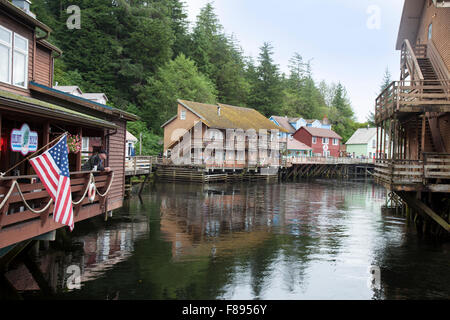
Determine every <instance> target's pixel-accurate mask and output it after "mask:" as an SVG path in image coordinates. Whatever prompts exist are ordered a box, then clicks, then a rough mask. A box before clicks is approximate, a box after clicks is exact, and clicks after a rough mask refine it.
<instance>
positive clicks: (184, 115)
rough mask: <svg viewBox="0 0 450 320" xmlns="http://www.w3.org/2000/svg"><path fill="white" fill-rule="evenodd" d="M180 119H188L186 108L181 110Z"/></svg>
mask: <svg viewBox="0 0 450 320" xmlns="http://www.w3.org/2000/svg"><path fill="white" fill-rule="evenodd" d="M180 120H186V110H181V114H180Z"/></svg>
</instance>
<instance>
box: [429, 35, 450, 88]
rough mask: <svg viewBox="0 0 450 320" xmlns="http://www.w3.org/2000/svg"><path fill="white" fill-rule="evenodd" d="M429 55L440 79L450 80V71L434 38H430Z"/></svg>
mask: <svg viewBox="0 0 450 320" xmlns="http://www.w3.org/2000/svg"><path fill="white" fill-rule="evenodd" d="M427 57H428V58H429V59H430V62H431V64H432V66H433V68H434V71H435V72H436V75H437V77H438V79H444V80H450V72H449V71H448V69H447V66H446V65H445V63H444V61H443V60H442V58H441V55H440V54H439V52H438V50H437V49H436V47H435V46H434V43H433V41H432V40H429V42H428V48H427Z"/></svg>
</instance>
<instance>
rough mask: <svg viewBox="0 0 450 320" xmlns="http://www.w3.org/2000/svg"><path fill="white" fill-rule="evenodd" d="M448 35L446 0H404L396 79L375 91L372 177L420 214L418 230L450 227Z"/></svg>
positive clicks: (437, 230) (449, 22) (449, 21)
mask: <svg viewBox="0 0 450 320" xmlns="http://www.w3.org/2000/svg"><path fill="white" fill-rule="evenodd" d="M449 39H450V5H449V3H448V1H446V2H442V1H440V2H439V1H431V0H406V1H405V4H404V9H403V15H402V20H401V24H400V30H399V35H398V40H397V50H401V76H400V81H394V82H392V83H391V84H390V86H389V87H387V88H386V89H385V90H384V91H383V92H382V93H381V94H380V95H379V97H378V98H377V99H376V108H375V122H376V124H377V127H378V129H377V149H378V150H379V152H378V157H377V162H376V167H375V178H376V180H377V181H378V182H379V183H381V184H383V185H384V186H386V188H388V189H389V190H391V191H393V192H395V193H396V194H397V195H399V196H400V197H401V198H402V200H403V202H404V203H405V204H406V205H407V206H408V208H410V209H412V210H414V212H416V213H417V214H419V216H417V217H418V220H419V222H420V226H421V230H426V229H428V230H430V231H431V232H433V233H444V234H446V233H445V232H444V231H443V230H446V231H450V225H449V222H450V220H449V211H450V42H449V41H448V40H449ZM416 221H417V219H416ZM430 221H434V222H435V223H436V224H434V223H429V222H430ZM438 225H439V226H440V227H438ZM429 227H430V228H429ZM441 227H442V228H441Z"/></svg>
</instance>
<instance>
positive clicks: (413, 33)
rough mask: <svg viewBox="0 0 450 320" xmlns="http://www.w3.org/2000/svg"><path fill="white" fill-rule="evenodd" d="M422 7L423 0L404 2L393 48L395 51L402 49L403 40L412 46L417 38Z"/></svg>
mask: <svg viewBox="0 0 450 320" xmlns="http://www.w3.org/2000/svg"><path fill="white" fill-rule="evenodd" d="M424 5H425V0H405V4H404V5H403V12H402V18H401V21H400V26H399V29H398V36H397V43H396V46H395V48H396V49H397V50H401V49H402V45H403V41H404V40H405V39H408V40H409V41H410V42H411V44H414V42H415V39H416V38H417V32H418V30H419V24H420V18H421V16H422V11H423V8H424Z"/></svg>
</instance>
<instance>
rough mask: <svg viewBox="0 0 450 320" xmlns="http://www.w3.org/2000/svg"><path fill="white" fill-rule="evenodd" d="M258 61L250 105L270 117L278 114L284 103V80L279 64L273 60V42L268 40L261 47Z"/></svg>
mask: <svg viewBox="0 0 450 320" xmlns="http://www.w3.org/2000/svg"><path fill="white" fill-rule="evenodd" d="M258 62H259V65H258V67H257V68H256V75H257V77H256V78H255V79H253V81H254V83H252V84H251V96H250V99H249V106H250V107H252V108H254V109H256V110H259V111H260V112H261V113H262V114H264V115H266V116H268V117H269V116H270V115H272V114H278V112H279V111H280V110H281V104H282V81H281V77H280V74H279V70H278V66H277V65H276V64H275V63H274V61H273V47H272V45H271V44H269V43H267V42H266V43H264V45H263V46H262V47H261V48H260V54H259V58H258Z"/></svg>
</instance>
